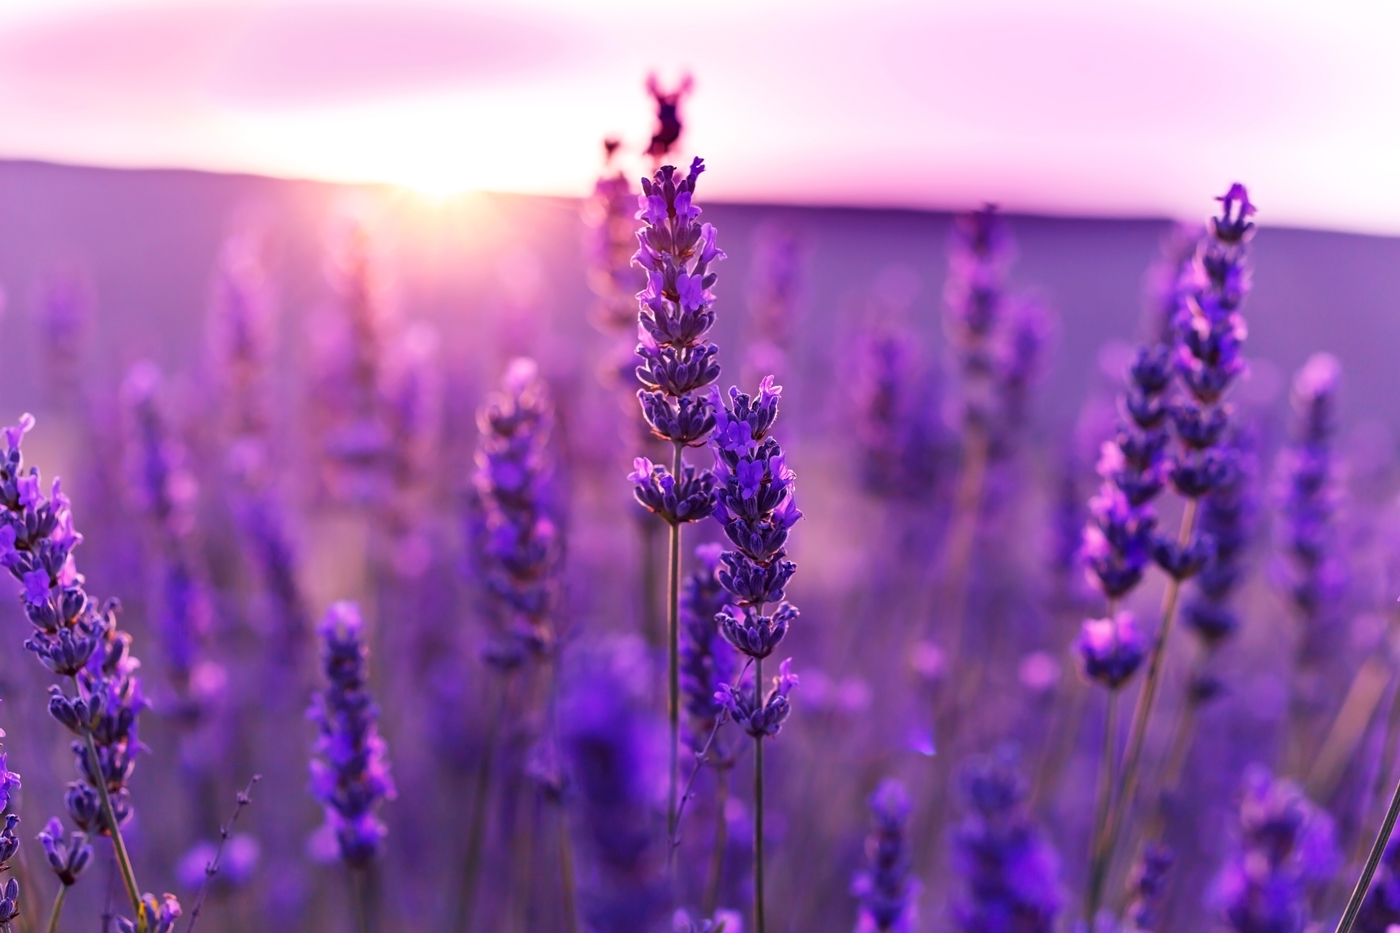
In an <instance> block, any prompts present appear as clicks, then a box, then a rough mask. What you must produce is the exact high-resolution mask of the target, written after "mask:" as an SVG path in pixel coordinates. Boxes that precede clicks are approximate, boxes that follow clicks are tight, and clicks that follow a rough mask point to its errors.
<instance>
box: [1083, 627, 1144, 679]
mask: <svg viewBox="0 0 1400 933" xmlns="http://www.w3.org/2000/svg"><path fill="white" fill-rule="evenodd" d="M1074 649H1075V651H1076V652H1077V653H1078V655H1079V662H1080V670H1081V671H1082V672H1083V674H1084V676H1085V678H1087V679H1089V680H1091V681H1093V682H1095V683H1098V684H1101V685H1103V686H1105V687H1107V688H1108V689H1110V690H1117V689H1118V688H1119V687H1121V686H1123V684H1125V683H1127V682H1128V681H1129V680H1130V679H1131V678H1132V676H1133V674H1135V673H1136V672H1137V669H1138V668H1139V667H1140V666H1141V665H1142V662H1143V659H1144V658H1145V657H1146V656H1147V639H1146V637H1144V636H1143V634H1142V632H1141V630H1139V629H1138V625H1137V619H1136V618H1135V617H1134V616H1133V614H1132V613H1131V612H1128V611H1126V610H1122V611H1120V612H1118V613H1117V614H1116V615H1115V616H1113V618H1111V619H1085V620H1084V624H1083V626H1082V627H1081V628H1080V631H1079V638H1078V639H1077V640H1076V641H1075V643H1074Z"/></svg>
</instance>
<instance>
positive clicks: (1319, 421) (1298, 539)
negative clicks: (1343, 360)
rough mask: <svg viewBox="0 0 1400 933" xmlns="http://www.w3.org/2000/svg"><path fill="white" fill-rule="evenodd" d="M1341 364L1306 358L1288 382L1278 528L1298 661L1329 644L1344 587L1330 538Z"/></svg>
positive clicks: (1334, 536) (1320, 356)
mask: <svg viewBox="0 0 1400 933" xmlns="http://www.w3.org/2000/svg"><path fill="white" fill-rule="evenodd" d="M1341 375H1342V372H1341V365H1340V364H1339V363H1338V362H1337V359H1336V357H1334V356H1332V355H1331V354H1328V353H1317V354H1314V355H1313V356H1312V357H1310V358H1309V359H1308V361H1307V363H1305V364H1304V365H1303V368H1302V369H1300V370H1299V371H1298V374H1297V376H1296V377H1295V378H1294V380H1293V393H1292V401H1293V409H1294V413H1295V415H1294V425H1293V439H1292V442H1291V443H1290V444H1289V445H1288V447H1287V448H1286V449H1285V450H1284V451H1283V453H1282V455H1281V458H1280V464H1281V469H1280V474H1281V476H1280V481H1279V487H1280V498H1281V500H1282V501H1281V502H1280V505H1279V511H1280V512H1281V515H1282V519H1283V521H1282V522H1280V523H1279V526H1280V537H1281V539H1282V540H1281V542H1280V544H1281V550H1282V551H1283V554H1284V557H1285V562H1286V563H1285V568H1284V569H1285V572H1286V574H1287V576H1286V585H1287V591H1288V595H1289V597H1290V599H1291V601H1292V602H1293V605H1294V608H1295V610H1296V611H1297V613H1298V615H1299V617H1300V618H1301V620H1302V622H1303V632H1302V641H1301V644H1300V646H1299V656H1300V657H1311V658H1317V657H1320V656H1322V655H1323V654H1325V653H1326V651H1327V649H1328V648H1329V647H1330V646H1332V645H1333V644H1335V638H1336V634H1337V633H1336V632H1335V631H1334V630H1333V628H1334V627H1333V626H1329V625H1327V624H1326V623H1327V621H1328V617H1329V614H1331V613H1333V612H1334V611H1335V607H1336V606H1337V604H1338V602H1339V600H1340V598H1341V596H1342V592H1343V590H1344V587H1345V571H1344V569H1343V561H1342V559H1341V554H1340V553H1339V541H1338V532H1337V527H1336V526H1337V511H1338V506H1339V502H1338V498H1339V497H1338V491H1337V465H1336V462H1335V459H1336V455H1335V453H1334V451H1333V444H1334V440H1335V433H1336V406H1337V390H1338V388H1339V386H1340V384H1341Z"/></svg>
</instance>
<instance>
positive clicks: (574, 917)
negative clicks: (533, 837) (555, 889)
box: [555, 802, 578, 933]
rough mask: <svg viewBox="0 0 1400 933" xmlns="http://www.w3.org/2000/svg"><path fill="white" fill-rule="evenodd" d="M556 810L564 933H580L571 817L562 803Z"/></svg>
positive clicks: (557, 804)
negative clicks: (570, 828)
mask: <svg viewBox="0 0 1400 933" xmlns="http://www.w3.org/2000/svg"><path fill="white" fill-rule="evenodd" d="M555 809H556V810H558V813H559V884H560V886H561V887H562V888H563V890H562V891H561V892H560V897H561V899H562V900H563V904H562V909H563V911H564V931H565V933H578V906H577V904H576V903H575V896H574V892H575V891H576V890H577V888H578V881H577V879H576V878H575V877H574V847H573V844H572V842H571V841H570V840H569V816H568V812H567V811H565V809H564V805H563V804H562V803H559V802H556V804H555Z"/></svg>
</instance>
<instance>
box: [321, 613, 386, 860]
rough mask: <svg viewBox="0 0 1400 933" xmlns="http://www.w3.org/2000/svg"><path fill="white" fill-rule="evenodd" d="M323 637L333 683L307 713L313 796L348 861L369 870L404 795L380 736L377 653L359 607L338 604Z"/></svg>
mask: <svg viewBox="0 0 1400 933" xmlns="http://www.w3.org/2000/svg"><path fill="white" fill-rule="evenodd" d="M319 631H320V635H321V639H322V654H321V659H322V667H323V669H324V671H325V674H326V680H327V681H328V684H327V686H326V688H325V689H324V690H323V691H322V692H321V693H319V694H317V695H316V697H315V699H314V702H313V703H312V705H311V708H310V710H309V711H308V712H307V716H308V718H310V719H311V721H312V722H314V723H315V724H316V731H317V738H316V744H315V751H316V755H317V756H318V757H313V758H312V759H311V793H312V795H313V796H314V797H315V798H316V799H317V800H318V801H319V802H320V803H321V806H322V809H323V810H324V811H325V815H326V825H327V826H328V827H329V829H330V831H331V832H332V833H334V835H335V839H336V842H337V843H338V844H339V846H340V855H341V858H343V859H344V860H345V862H346V863H347V864H349V865H350V866H352V867H363V866H365V865H367V864H369V863H370V862H371V861H372V860H373V859H374V857H375V855H376V854H377V853H378V851H379V847H380V844H381V843H382V842H383V841H384V836H385V834H386V833H387V832H388V828H387V827H386V826H385V825H384V823H383V822H382V821H381V820H380V819H379V815H378V810H379V807H380V805H381V804H382V803H383V802H384V801H385V800H392V799H394V797H395V796H396V790H395V787H394V779H393V777H392V776H391V775H390V773H389V761H388V746H387V745H386V744H385V742H384V740H383V739H382V738H380V736H379V726H378V722H379V707H378V705H377V704H376V703H375V702H374V697H373V696H372V695H371V694H370V690H369V648H368V647H367V646H366V645H365V633H364V623H363V622H362V621H361V620H360V610H359V608H358V607H357V606H356V605H355V604H354V603H352V602H338V603H335V604H333V605H332V606H331V607H330V608H329V609H328V610H326V615H325V617H324V618H323V619H322V620H321V625H320V628H319Z"/></svg>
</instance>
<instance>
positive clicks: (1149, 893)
mask: <svg viewBox="0 0 1400 933" xmlns="http://www.w3.org/2000/svg"><path fill="white" fill-rule="evenodd" d="M1175 863H1176V856H1175V855H1173V854H1172V850H1171V849H1169V848H1167V847H1166V846H1164V845H1162V844H1161V843H1159V842H1150V843H1148V844H1147V848H1146V850H1145V851H1144V852H1143V853H1142V860H1141V861H1140V862H1138V864H1137V866H1136V867H1135V868H1134V869H1133V875H1132V879H1131V880H1130V882H1129V886H1128V887H1129V890H1130V891H1131V892H1132V900H1131V901H1130V902H1129V903H1128V909H1127V912H1126V915H1125V918H1124V919H1125V920H1126V924H1125V926H1124V930H1126V931H1131V933H1151V931H1153V930H1155V929H1156V928H1157V925H1158V923H1159V922H1160V920H1161V917H1160V911H1161V908H1162V899H1163V896H1164V895H1165V894H1166V893H1167V873H1168V872H1170V871H1171V868H1172V865H1174V864H1175Z"/></svg>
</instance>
